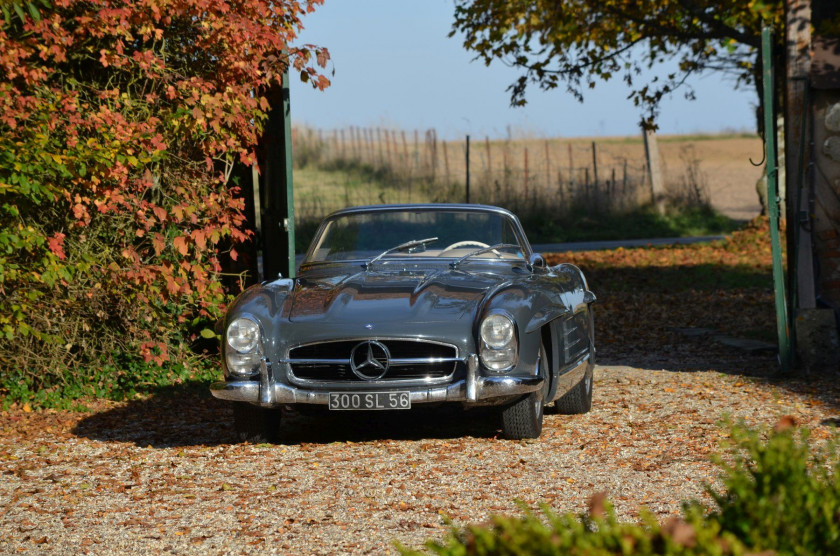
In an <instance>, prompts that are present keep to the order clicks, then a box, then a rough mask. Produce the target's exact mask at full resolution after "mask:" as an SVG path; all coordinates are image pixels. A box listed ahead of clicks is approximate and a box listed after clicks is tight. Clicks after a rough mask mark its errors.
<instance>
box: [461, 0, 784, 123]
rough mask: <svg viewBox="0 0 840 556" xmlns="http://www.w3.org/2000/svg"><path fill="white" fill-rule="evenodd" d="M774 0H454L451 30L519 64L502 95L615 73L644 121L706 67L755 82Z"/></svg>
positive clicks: (578, 85) (576, 85) (485, 56)
mask: <svg viewBox="0 0 840 556" xmlns="http://www.w3.org/2000/svg"><path fill="white" fill-rule="evenodd" d="M783 19H784V3H783V2H782V0H727V1H721V0H643V1H638V0H456V5H455V22H454V23H453V26H452V31H451V33H450V36H452V35H455V34H456V33H463V36H464V46H465V47H466V48H467V50H471V51H473V52H475V53H476V54H477V58H478V59H480V60H483V61H484V62H485V64H490V62H492V61H493V60H502V61H503V62H504V63H506V64H508V65H511V66H513V67H516V68H518V69H520V70H521V75H520V76H519V77H518V78H517V80H516V81H515V82H514V83H512V84H511V86H510V87H509V88H508V90H509V91H510V92H511V104H513V105H522V104H525V102H526V100H525V97H526V90H527V88H528V86H529V85H536V86H538V87H540V88H541V89H544V90H550V89H554V88H556V87H557V86H559V85H561V84H564V85H565V86H566V89H567V91H568V92H570V93H571V94H573V95H574V96H575V97H576V98H577V99H578V100H582V99H583V95H584V91H585V90H586V89H587V88H592V87H594V86H595V84H596V82H597V81H598V80H604V81H607V80H609V79H611V78H613V77H620V78H621V79H623V80H624V82H625V83H626V84H627V86H628V91H629V98H631V99H632V100H633V101H634V103H635V104H636V106H639V107H640V108H642V109H643V111H644V122H645V124H646V125H651V124H653V122H654V120H655V118H656V115H657V105H658V103H659V101H660V100H661V99H662V97H663V96H664V95H667V94H669V93H672V92H674V91H675V90H677V89H679V88H681V87H682V88H683V90H684V91H685V94H686V96H688V97H689V98H691V97H692V96H693V91H692V90H691V88H690V86H688V85H687V84H686V80H687V79H688V78H689V77H690V76H691V75H694V74H697V73H701V72H705V71H720V72H724V73H727V74H730V75H732V76H733V77H734V79H735V81H736V85H740V86H743V85H748V84H755V83H756V82H757V79H756V77H757V76H756V72H757V71H760V64H759V63H758V56H759V51H760V49H759V46H760V40H761V27H762V22H766V23H768V24H770V25H773V26H775V27H776V28H777V29H781V28H782V22H783ZM671 60H676V61H678V63H679V66H678V70H677V71H673V72H671V73H668V72H663V73H659V74H655V75H654V76H653V77H652V78H649V79H645V78H643V77H642V76H643V75H645V73H644V72H645V71H646V70H650V69H655V68H656V67H657V66H660V65H661V64H663V63H664V62H667V61H671Z"/></svg>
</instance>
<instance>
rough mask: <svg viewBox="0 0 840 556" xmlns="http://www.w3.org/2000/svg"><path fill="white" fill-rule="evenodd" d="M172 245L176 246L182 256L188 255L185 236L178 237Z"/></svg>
mask: <svg viewBox="0 0 840 556" xmlns="http://www.w3.org/2000/svg"><path fill="white" fill-rule="evenodd" d="M172 245H174V246H175V249H177V250H178V252H179V253H181V254H182V255H186V254H187V238H186V237H184V236H178V237H176V238H175V239H173V240H172Z"/></svg>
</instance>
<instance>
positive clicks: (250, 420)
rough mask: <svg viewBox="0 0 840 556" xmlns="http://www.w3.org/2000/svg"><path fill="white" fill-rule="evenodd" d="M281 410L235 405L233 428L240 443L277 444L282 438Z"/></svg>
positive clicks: (240, 403)
mask: <svg viewBox="0 0 840 556" xmlns="http://www.w3.org/2000/svg"><path fill="white" fill-rule="evenodd" d="M281 411H282V410H281V409H280V408H279V407H278V408H274V407H272V408H267V407H259V406H256V405H251V404H249V403H245V402H234V403H233V427H234V429H235V430H236V438H237V439H238V440H239V441H240V442H251V443H253V444H260V443H263V442H276V441H277V439H278V438H279V436H280V414H281Z"/></svg>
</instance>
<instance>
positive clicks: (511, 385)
mask: <svg viewBox="0 0 840 556" xmlns="http://www.w3.org/2000/svg"><path fill="white" fill-rule="evenodd" d="M543 381H544V379H542V378H540V377H538V376H529V377H512V376H479V373H478V356H477V355H471V356H470V357H469V358H468V359H467V377H466V379H464V380H459V381H457V382H453V383H452V384H447V385H446V386H438V387H431V388H426V387H422V386H421V387H417V386H414V387H398V388H395V389H399V390H407V391H408V392H409V393H410V396H411V403H412V404H417V403H434V402H472V403H475V402H479V401H481V400H488V399H491V398H501V397H509V396H517V395H521V394H528V393H530V392H534V391H536V390H539V389H540V388H541V387H542V385H543ZM360 387H363V384H360ZM210 393H211V394H213V396H215V397H216V398H219V399H220V400H230V401H235V402H250V403H254V404H259V405H263V406H275V405H284V404H319V405H327V404H328V403H329V392H327V391H322V390H306V389H302V388H295V387H294V386H288V385H286V384H279V383H277V382H276V380H275V379H274V374H273V373H272V372H271V365H270V364H269V363H268V362H267V361H266V360H265V359H263V361H262V363H261V364H260V381H259V382H256V381H253V380H241V381H224V382H214V383H213V384H211V385H210Z"/></svg>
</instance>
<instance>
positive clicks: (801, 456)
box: [687, 418, 840, 554]
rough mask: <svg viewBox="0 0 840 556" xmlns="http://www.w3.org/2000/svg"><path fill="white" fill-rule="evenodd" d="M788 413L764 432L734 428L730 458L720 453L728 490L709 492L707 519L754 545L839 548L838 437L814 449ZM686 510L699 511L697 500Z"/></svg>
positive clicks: (793, 550) (786, 549)
mask: <svg viewBox="0 0 840 556" xmlns="http://www.w3.org/2000/svg"><path fill="white" fill-rule="evenodd" d="M791 425H792V422H791V420H790V418H786V419H784V420H782V421H780V423H779V424H778V425H777V426H776V429H775V430H774V431H772V432H771V433H770V434H769V436H767V437H766V439H765V438H764V435H763V434H761V433H760V432H759V431H756V430H750V429H748V428H745V427H743V426H735V427H731V439H732V446H731V447H730V449H729V454H730V456H731V457H730V458H725V457H717V458H715V463H717V465H718V466H720V467H721V468H722V469H723V470H724V478H723V483H724V485H725V487H726V488H725V490H723V491H722V492H716V491H714V490H713V489H711V488H710V489H709V493H710V494H711V495H712V498H713V499H714V501H715V503H716V505H717V508H714V509H713V511H712V513H711V514H710V515H709V516H708V520H709V521H713V522H716V523H718V524H719V525H720V526H721V528H722V530H724V531H729V532H731V533H732V534H734V535H735V536H737V537H738V538H739V539H741V540H742V541H743V542H744V544H746V545H747V546H750V547H752V548H753V549H755V550H768V549H769V550H775V551H777V552H779V553H784V554H838V553H840V475H838V471H840V460H839V459H838V450H837V444H836V441H830V442H828V443H827V444H826V445H825V446H824V447H822V448H820V449H818V450H811V448H810V447H809V443H808V438H809V434H810V432H809V431H808V430H807V429H805V428H802V429H796V428H794V427H793V426H791ZM687 510H688V511H697V503H694V504H692V505H689V506H688V507H687Z"/></svg>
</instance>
